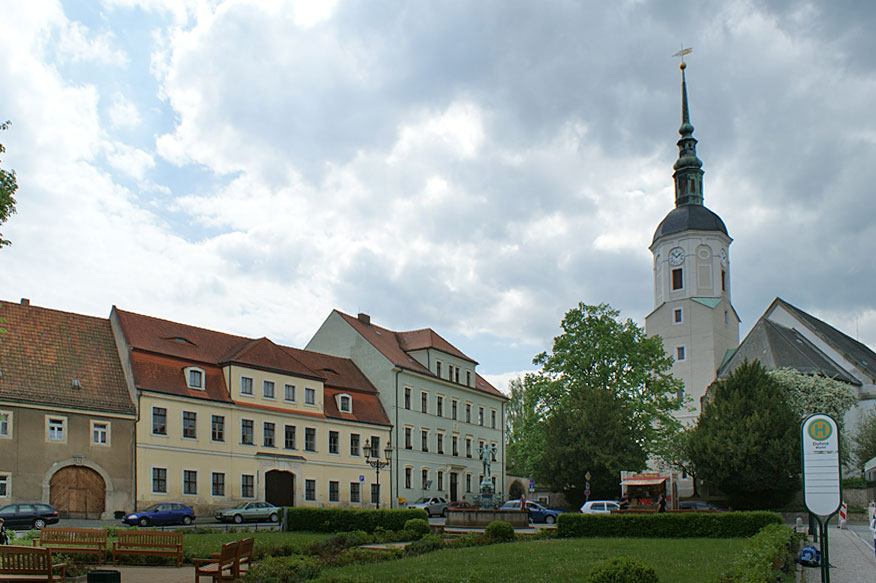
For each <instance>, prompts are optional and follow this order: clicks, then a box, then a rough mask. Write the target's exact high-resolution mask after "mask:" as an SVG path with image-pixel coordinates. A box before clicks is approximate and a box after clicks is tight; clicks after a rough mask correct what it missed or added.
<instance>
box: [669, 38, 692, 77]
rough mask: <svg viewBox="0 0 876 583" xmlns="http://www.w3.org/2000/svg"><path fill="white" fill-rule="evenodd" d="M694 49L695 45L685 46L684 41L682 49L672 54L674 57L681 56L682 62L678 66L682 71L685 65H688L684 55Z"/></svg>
mask: <svg viewBox="0 0 876 583" xmlns="http://www.w3.org/2000/svg"><path fill="white" fill-rule="evenodd" d="M692 51H693V47H688V48H684V43H682V45H681V50H680V51H678V52H677V53H675V54H674V55H672V56H673V57H681V64H680V65H679V66H678V67H679V68H680V69H681V70H682V71H683V70H684V68H685V67H687V63H685V62H684V56H685V55H689V54H690V53H691V52H692Z"/></svg>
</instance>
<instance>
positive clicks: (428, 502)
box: [408, 496, 450, 517]
mask: <svg viewBox="0 0 876 583" xmlns="http://www.w3.org/2000/svg"><path fill="white" fill-rule="evenodd" d="M448 506H450V504H448V503H447V500H445V499H444V498H439V497H437V496H433V497H431V498H425V497H424V498H420V499H419V500H417V501H416V502H414V503H413V504H408V508H421V509H422V510H425V511H426V513H427V514H428V515H429V516H430V517H432V516H447V507H448Z"/></svg>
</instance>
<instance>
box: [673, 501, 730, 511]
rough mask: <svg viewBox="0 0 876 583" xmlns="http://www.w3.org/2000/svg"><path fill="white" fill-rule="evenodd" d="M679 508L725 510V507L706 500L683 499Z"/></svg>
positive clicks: (679, 503)
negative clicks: (719, 506) (722, 507)
mask: <svg viewBox="0 0 876 583" xmlns="http://www.w3.org/2000/svg"><path fill="white" fill-rule="evenodd" d="M678 509H679V510H699V511H700V512H724V510H723V509H721V508H718V507H717V506H715V505H713V504H710V503H709V502H706V501H705V500H681V501H679V502H678Z"/></svg>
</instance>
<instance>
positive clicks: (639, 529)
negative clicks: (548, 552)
mask: <svg viewBox="0 0 876 583" xmlns="http://www.w3.org/2000/svg"><path fill="white" fill-rule="evenodd" d="M781 523H782V518H781V517H780V516H779V515H778V514H775V513H773V512H764V511H756V512H715V513H711V512H709V513H706V512H666V513H660V514H657V513H650V514H623V513H622V514H575V513H571V512H570V513H566V514H560V516H559V518H558V520H557V535H558V536H560V537H594V536H600V537H619V538H624V537H644V538H697V537H702V538H744V537H750V536H754V535H755V534H757V533H758V531H760V529H762V528H763V527H764V526H767V525H768V524H781Z"/></svg>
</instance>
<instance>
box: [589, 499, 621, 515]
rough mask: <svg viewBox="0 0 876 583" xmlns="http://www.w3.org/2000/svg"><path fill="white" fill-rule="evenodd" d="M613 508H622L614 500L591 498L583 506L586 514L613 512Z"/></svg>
mask: <svg viewBox="0 0 876 583" xmlns="http://www.w3.org/2000/svg"><path fill="white" fill-rule="evenodd" d="M612 510H620V504H618V503H617V502H615V501H614V500H590V501H589V502H585V503H584V506H582V507H581V512H583V513H584V514H611V511H612Z"/></svg>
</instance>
